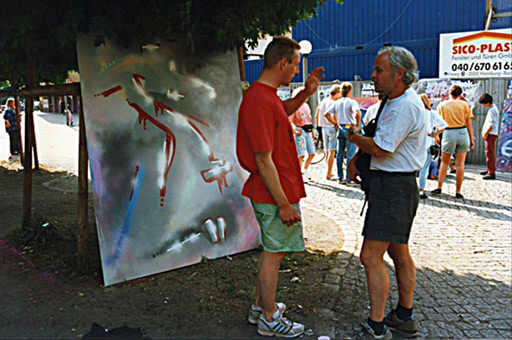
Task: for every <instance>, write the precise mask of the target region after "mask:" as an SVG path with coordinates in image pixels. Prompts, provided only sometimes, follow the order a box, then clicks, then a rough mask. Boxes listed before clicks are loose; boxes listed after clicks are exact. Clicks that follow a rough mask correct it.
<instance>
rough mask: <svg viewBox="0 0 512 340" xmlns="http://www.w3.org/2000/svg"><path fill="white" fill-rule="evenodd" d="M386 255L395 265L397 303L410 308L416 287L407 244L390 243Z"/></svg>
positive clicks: (413, 268)
mask: <svg viewBox="0 0 512 340" xmlns="http://www.w3.org/2000/svg"><path fill="white" fill-rule="evenodd" d="M388 254H389V256H390V257H391V259H392V260H393V263H394V264H395V271H396V283H397V285H398V296H399V297H398V303H400V305H402V306H403V307H405V308H412V299H413V295H414V286H415V285H416V267H415V266H414V261H413V260H412V257H411V254H410V253H409V246H408V245H407V244H400V243H391V245H390V246H389V248H388Z"/></svg>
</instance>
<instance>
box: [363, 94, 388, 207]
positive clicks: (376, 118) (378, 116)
mask: <svg viewBox="0 0 512 340" xmlns="http://www.w3.org/2000/svg"><path fill="white" fill-rule="evenodd" d="M388 99H389V96H388V95H386V96H384V98H382V101H381V102H380V105H379V110H378V111H377V115H376V116H375V118H373V119H372V120H371V121H370V123H369V124H368V125H372V123H374V124H375V126H374V127H373V128H372V129H371V131H372V132H371V133H370V134H371V136H370V135H368V137H373V136H374V135H375V132H377V123H378V122H379V118H380V114H381V113H382V110H384V106H385V105H386V103H387V102H388ZM365 135H366V134H365ZM360 151H361V150H360ZM370 159H371V155H370ZM368 166H369V165H368ZM367 202H368V192H365V195H364V204H363V208H361V212H360V213H359V216H363V212H364V208H365V207H366V203H367Z"/></svg>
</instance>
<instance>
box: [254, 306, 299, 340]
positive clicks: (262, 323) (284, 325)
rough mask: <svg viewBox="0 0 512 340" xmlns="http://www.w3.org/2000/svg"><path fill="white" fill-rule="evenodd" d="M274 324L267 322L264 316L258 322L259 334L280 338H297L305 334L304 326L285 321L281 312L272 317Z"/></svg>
mask: <svg viewBox="0 0 512 340" xmlns="http://www.w3.org/2000/svg"><path fill="white" fill-rule="evenodd" d="M272 319H273V321H272V322H268V321H267V320H265V318H264V317H263V315H261V316H260V319H259V320H258V334H259V335H263V336H275V337H280V338H295V337H298V336H300V335H302V333H304V325H303V324H301V323H297V322H292V321H290V320H287V319H285V318H284V317H283V316H282V315H281V312H280V311H279V310H277V311H276V312H275V313H274V315H272Z"/></svg>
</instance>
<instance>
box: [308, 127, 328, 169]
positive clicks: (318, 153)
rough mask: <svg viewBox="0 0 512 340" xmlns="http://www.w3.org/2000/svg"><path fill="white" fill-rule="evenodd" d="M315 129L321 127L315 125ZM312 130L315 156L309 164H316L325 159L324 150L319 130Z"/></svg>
mask: <svg viewBox="0 0 512 340" xmlns="http://www.w3.org/2000/svg"><path fill="white" fill-rule="evenodd" d="M317 129H321V128H319V127H317ZM313 131H314V137H315V141H314V145H315V157H313V160H312V161H311V164H318V163H320V162H321V161H323V160H324V159H325V151H324V141H323V138H322V133H321V130H320V131H318V130H313Z"/></svg>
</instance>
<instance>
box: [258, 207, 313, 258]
mask: <svg viewBox="0 0 512 340" xmlns="http://www.w3.org/2000/svg"><path fill="white" fill-rule="evenodd" d="M251 203H252V207H253V209H254V214H255V216H256V220H257V221H258V224H259V225H260V229H261V243H262V245H263V249H264V250H265V251H267V252H269V253H281V252H292V251H304V250H305V249H306V245H305V243H304V236H303V233H302V223H301V222H297V223H294V224H292V225H291V226H287V225H285V224H283V221H281V216H280V215H279V208H278V207H277V205H275V204H268V203H259V202H254V201H251ZM293 206H294V207H295V208H296V209H297V211H298V212H299V216H300V206H299V204H294V205H293Z"/></svg>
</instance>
